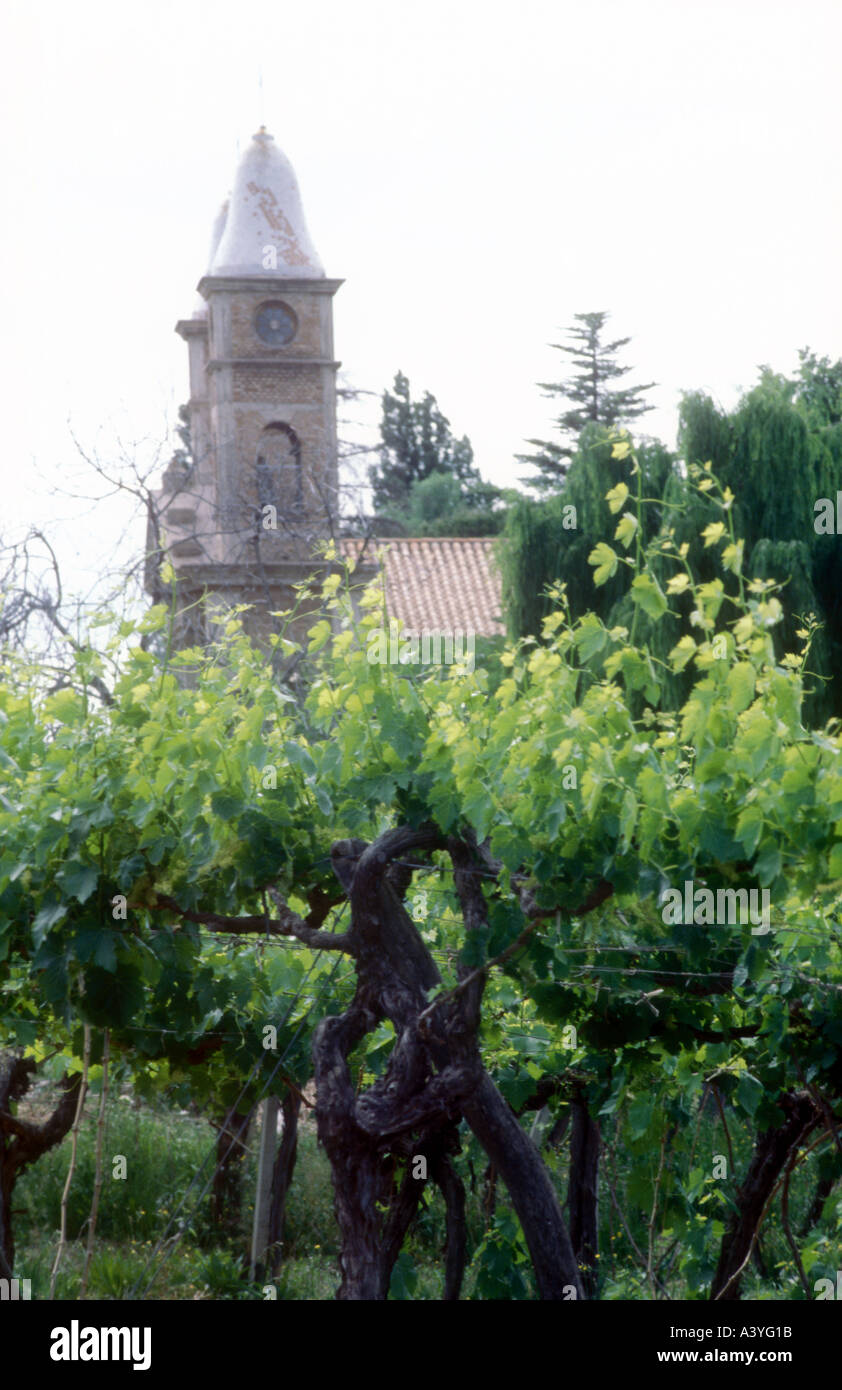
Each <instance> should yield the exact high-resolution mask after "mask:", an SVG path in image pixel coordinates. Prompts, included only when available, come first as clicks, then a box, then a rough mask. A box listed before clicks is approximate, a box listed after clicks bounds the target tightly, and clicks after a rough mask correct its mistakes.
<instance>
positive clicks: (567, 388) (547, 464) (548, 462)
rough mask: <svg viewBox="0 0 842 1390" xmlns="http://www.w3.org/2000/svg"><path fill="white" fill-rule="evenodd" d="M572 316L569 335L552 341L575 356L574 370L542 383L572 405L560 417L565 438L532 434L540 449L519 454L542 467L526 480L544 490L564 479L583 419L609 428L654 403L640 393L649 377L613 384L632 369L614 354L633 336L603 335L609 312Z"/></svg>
mask: <svg viewBox="0 0 842 1390" xmlns="http://www.w3.org/2000/svg"><path fill="white" fill-rule="evenodd" d="M574 317H575V320H576V322H575V323H574V324H573V325H572V326H571V327H570V328H568V329H567V336H568V338H569V339H570V340H571V341H570V342H569V343H554V344H553V347H555V348H557V349H558V351H559V352H566V353H567V354H568V356H570V357H572V359H573V363H574V364H575V369H574V373H573V375H572V376H570V377H567V378H566V379H565V380H564V381H560V382H540V383H539V385H540V387H541V389H542V390H543V391H545V392H547V394H548V395H551V396H561V397H562V398H563V399H564V400H565V401H567V402H569V408H568V409H567V410H565V411H563V412H562V414H561V415H559V417H558V420H557V421H556V424H557V425H558V429H559V432H560V435H561V438H560V440H555V441H553V440H545V439H530V440H528V443H529V444H532V445H534V447H535V449H536V450H538V452H537V453H534V454H519V455H518V458H519V460H520V461H521V462H522V463H531V464H534V465H535V467H536V468H538V469H539V470H540V473H539V476H538V477H537V478H530V479H528V480H525V481H529V483H530V484H531V485H532V486H535V487H539V488H542V489H543V490H545V491H546V490H549V489H553V490H555V489H557V488H558V487H560V486H561V484H562V483H563V481H564V477H565V474H566V472H567V466H568V462H569V460H570V459H571V458H572V457H573V455H574V453H575V452H576V445H577V441H578V438H579V435H580V434H581V432H582V430H583V429H584V427H585V425H587V424H592V423H593V424H599V425H605V426H607V427H608V428H611V427H613V426H615V425H628V424H629V423H630V422H631V421H632V420H636V419H637V418H638V417H639V416H640V415H643V414H644V412H645V411H647V410H651V409H652V406H651V405H648V404H647V403H646V402H645V401H644V400H643V397H642V393H643V392H644V391H651V389H652V387H653V386H654V385H655V382H648V383H647V385H646V386H612V385H611V383H612V382H614V381H617V380H618V378H620V377H622V376H625V375H626V373H627V372H628V371H630V370H631V368H629V367H621V366H620V365H619V363H618V362H617V360H616V357H617V353H618V352H619V351H620V350H621V348H624V347H626V346H627V344H628V343H630V342H631V338H617V339H616V340H615V341H614V342H613V343H605V342H603V341H602V334H603V331H604V329H605V324H606V321H607V319H608V314H607V313H604V312H603V313H594V314H576V315H574Z"/></svg>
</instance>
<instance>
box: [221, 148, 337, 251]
mask: <svg viewBox="0 0 842 1390" xmlns="http://www.w3.org/2000/svg"><path fill="white" fill-rule="evenodd" d="M208 273H209V274H210V275H273V276H283V277H287V278H291V279H304V278H306V279H315V278H323V277H324V270H323V269H322V266H321V262H320V261H319V258H318V256H317V255H316V251H315V248H314V246H313V243H312V242H311V240H310V235H309V233H308V231H307V224H306V222H305V221H304V212H303V210H302V207H301V195H300V193H299V191H298V181H297V179H296V177H295V174H294V172H293V169H292V165H291V164H290V162H289V160H288V159H287V157H286V155H285V154H282V153H281V151H280V150H279V149H278V147H277V145H276V144H275V142H274V140H273V139H272V136H271V135H270V134H269V133H268V131H267V130H266V129H265V127H264V126H261V127H260V130H259V131H258V132H257V134H256V135H255V136H254V137H253V139H252V141H251V144H250V145H249V147H248V149H247V150H246V152H245V154H244V155H243V157H242V159H241V160H240V164H239V168H238V169H237V174H236V178H235V180H234V191H233V192H232V194H231V200H230V206H229V210H228V216H227V218H226V220H225V229H224V231H223V233H222V237H221V240H220V242H219V245H218V247H217V248H216V254H215V256H214V257H213V260H212V263H211V266H210V269H209V272H208Z"/></svg>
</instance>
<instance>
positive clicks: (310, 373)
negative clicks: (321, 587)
mask: <svg viewBox="0 0 842 1390" xmlns="http://www.w3.org/2000/svg"><path fill="white" fill-rule="evenodd" d="M341 284H342V281H341V280H335V279H329V278H328V277H327V276H326V275H325V272H324V269H323V268H322V265H321V262H320V260H319V257H318V255H317V253H316V250H315V247H314V246H313V243H312V241H311V239H310V235H309V233H308V230H307V225H306V222H305V218H304V211H303V208H302V205H301V196H300V193H299V189H298V183H297V180H296V177H295V174H294V172H293V169H292V166H291V164H290V162H289V160H288V159H287V158H286V156H285V155H284V154H283V153H282V152H281V150H279V149H278V147H277V145H276V144H275V142H274V140H273V139H272V136H271V135H270V134H269V133H268V132H267V131H266V130H265V128H264V127H261V128H260V130H259V131H258V132H257V134H256V135H255V136H254V137H253V138H252V140H251V142H250V144H249V146H248V147H247V149H246V150H245V152H244V153H243V155H242V156H241V158H240V161H239V166H238V168H237V171H236V175H235V179H234V185H233V189H232V192H231V195H230V198H229V200H228V202H227V203H225V204H224V205H223V206H222V208H221V209H220V211H219V214H218V216H217V219H216V223H215V225H214V229H213V234H212V238H211V247H210V253H209V256H208V262H207V269H206V272H205V274H204V275H203V276H202V278H201V279H200V281H199V284H198V300H197V303H196V307H195V308H194V310H193V313H192V316H191V317H190V318H188V319H182V320H180V321H179V323H178V324H177V325H176V331H177V332H178V333H179V334H180V335H181V337H182V338H183V339H184V340H185V342H186V343H187V347H188V353H189V367H190V399H189V403H188V406H187V416H186V423H187V425H188V427H189V440H190V450H189V456H187V455H186V453H185V452H182V453H181V455H178V454H177V455H176V457H175V459H174V460H173V462H172V463H171V464H170V465H169V467H168V468H167V470H166V472H165V474H164V477H163V479H162V485H161V488H160V490H159V492H158V493H157V495H156V496H155V498H154V506H153V508H152V511H153V513H154V514H153V515H152V516H151V517H150V533H149V537H148V543H147V552H148V554H149V557H150V559H149V563H148V567H147V587H148V588H149V589H150V591H151V592H152V594H153V596H155V597H160V585H161V580H160V578H159V565H160V556H161V554H162V553H165V554H166V555H167V557H168V559H169V560H170V562H171V564H172V566H173V568H174V570H175V574H176V576H177V581H178V582H177V591H176V592H177V605H178V609H179V614H180V624H179V634H178V636H179V642H180V643H182V644H185V645H187V644H192V643H201V642H203V641H204V640H206V638H207V636H208V631H209V630H208V619H207V612H208V611H209V610H210V609H212V608H213V607H221V608H223V609H224V608H226V607H229V606H231V605H233V604H238V603H247V604H250V605H252V606H253V611H252V612H251V613H250V614H248V615H246V618H245V620H244V621H245V623H246V627H247V630H249V631H250V632H251V633H252V635H253V636H255V637H256V638H258V639H259V638H260V637H261V635H264V634H266V633H268V631H270V630H271V629H272V619H271V617H270V614H271V613H273V612H277V611H279V610H286V609H288V608H290V607H292V605H293V603H294V601H295V590H294V586H295V585H296V584H299V583H301V582H302V581H304V580H307V579H309V578H311V577H312V576H313V575H314V574H317V573H325V574H326V573H328V572H329V571H330V570H331V569H333V568H335V565H331V564H330V563H329V562H327V561H325V560H324V559H320V551H323V549H324V545H323V543H324V542H326V541H328V540H329V539H331V538H332V539H334V540H335V541H336V544H337V550H338V552H339V553H340V554H342V555H343V556H344V557H345V558H348V559H352V560H353V561H354V562H355V571H354V582H355V583H360V584H364V583H367V582H369V581H370V580H371V579H372V578H373V577H374V575H375V574H376V572H377V567H378V560H377V552H381V553H383V555H384V560H383V563H384V565H385V570H386V573H385V581H386V584H385V587H386V599H387V605H388V609H389V615H390V617H392V618H399V619H403V621H404V622H405V623H407V624H408V625H409V626H411V627H415V628H421V627H425V628H427V629H436V630H439V629H441V630H453V629H454V627H461V628H463V629H465V628H470V629H472V630H473V631H474V633H475V634H476V635H478V636H484V635H491V634H492V633H496V632H502V631H503V627H502V623H501V621H500V618H499V609H500V587H499V579H498V577H497V575H496V572H495V569H494V565H493V557H492V546H493V539H486V538H478V539H462V538H453V539H448V538H445V539H438V538H436V539H432V538H431V539H423V540H420V539H419V540H414V539H405V540H404V539H402V540H377V541H373V540H371V539H368V540H363V539H362V538H361V539H352V538H348V536H347V531H348V523H347V519H343V517H342V515H341V507H340V479H339V466H338V443H337V433H336V372H337V368H338V367H339V365H340V364H339V363H338V362H337V361H336V359H335V353H334V344H333V296H334V295H335V294H336V291H337V290H338V289H339V287H340V285H341ZM343 537H344V538H343ZM203 597H204V598H206V599H208V600H209V603H208V608H207V609H206V607H205V605H204V604H203V603H202V602H201V600H202V598H203ZM309 622H310V619H309V618H306V619H305V620H304V622H303V624H299V625H298V629H297V632H298V635H302V631H303V629H304V628H306V626H307V625H309Z"/></svg>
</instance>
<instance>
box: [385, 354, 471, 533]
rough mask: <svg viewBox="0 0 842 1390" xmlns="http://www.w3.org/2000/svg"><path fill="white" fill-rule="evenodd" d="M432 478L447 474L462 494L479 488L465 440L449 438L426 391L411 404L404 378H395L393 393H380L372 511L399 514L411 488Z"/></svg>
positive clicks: (445, 424) (447, 427) (443, 419)
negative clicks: (377, 447) (378, 444)
mask: <svg viewBox="0 0 842 1390" xmlns="http://www.w3.org/2000/svg"><path fill="white" fill-rule="evenodd" d="M433 473H449V474H451V475H452V476H453V477H454V478H456V479H457V481H458V482H459V483H460V485H461V489H462V491H463V492H469V491H471V490H473V489H474V488H475V487H476V486H477V485H478V484H480V483H481V478H480V475H479V473H478V472H477V469H476V468H475V467H474V451H473V449H472V448H471V443H470V440H469V439H468V438H467V437H466V436H463V437H462V438H461V439H456V438H455V437H454V436H453V434H452V433H451V429H450V422H449V420H448V419H447V418H446V416H444V415H443V414H442V412H441V411H440V410H439V407H438V404H437V402H436V398H435V396H432V395H430V392H429V391H427V392H425V393H424V396H423V398H422V399H421V400H420V401H413V400H412V397H411V395H410V390H409V382H408V380H407V378H406V377H405V376H404V375H403V373H402V372H398V373H397V375H396V376H395V381H394V385H393V387H392V390H391V391H384V392H383V413H382V416H381V420H380V463H379V464H378V465H375V466H374V467H372V468H370V469H369V481H370V483H371V486H372V490H373V493H374V509H375V511H376V512H377V513H378V514H380V515H383V514H385V515H393V516H394V515H396V514H400V513H401V512H403V511H404V510H405V508H406V507H407V505H408V502H409V495H410V492H411V489H412V485H413V483H416V482H420V481H421V480H422V479H424V478H429V477H430V475H431V474H433Z"/></svg>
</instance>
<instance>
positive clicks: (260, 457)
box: [255, 423, 304, 526]
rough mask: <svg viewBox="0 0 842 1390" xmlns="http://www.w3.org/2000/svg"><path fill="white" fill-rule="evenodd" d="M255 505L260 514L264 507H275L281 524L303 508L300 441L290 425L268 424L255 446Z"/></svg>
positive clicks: (296, 515) (299, 513)
mask: <svg viewBox="0 0 842 1390" xmlns="http://www.w3.org/2000/svg"><path fill="white" fill-rule="evenodd" d="M255 473H256V482H257V505H258V511H259V513H260V515H261V517H263V516H265V515H266V513H265V511H264V508H265V507H268V506H271V507H275V508H276V510H277V520H278V525H279V526H280V525H281V524H282V523H283V521H284V520H285V519H287V520H289V519H290V518H292V517H298V516H300V515H301V513H302V511H303V504H304V493H303V487H302V480H301V443H300V441H299V438H298V435H297V434H296V433H295V430H294V429H293V428H292V426H291V425H284V424H281V423H277V424H272V425H267V426H266V428H265V429H264V430H263V432H262V434H261V436H260V439H259V441H258V445H257V462H256V464H255Z"/></svg>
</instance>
